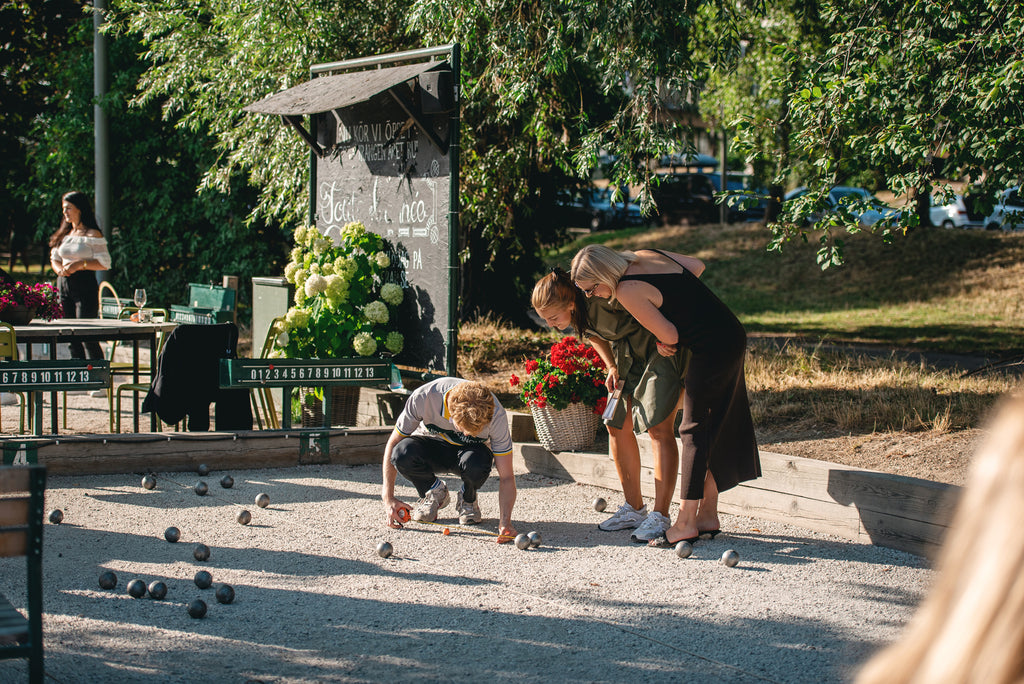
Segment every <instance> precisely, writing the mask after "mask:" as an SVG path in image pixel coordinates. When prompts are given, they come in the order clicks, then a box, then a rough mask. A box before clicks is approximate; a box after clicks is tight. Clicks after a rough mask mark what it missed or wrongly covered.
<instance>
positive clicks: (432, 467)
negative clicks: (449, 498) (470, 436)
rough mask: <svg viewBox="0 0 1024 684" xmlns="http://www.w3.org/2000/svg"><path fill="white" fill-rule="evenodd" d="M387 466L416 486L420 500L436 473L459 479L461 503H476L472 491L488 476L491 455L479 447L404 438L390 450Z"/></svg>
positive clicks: (491, 464)
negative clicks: (392, 467)
mask: <svg viewBox="0 0 1024 684" xmlns="http://www.w3.org/2000/svg"><path fill="white" fill-rule="evenodd" d="M391 465H393V466H395V469H396V470H397V471H398V472H400V473H401V474H402V477H404V478H405V479H407V480H409V482H411V483H412V484H413V486H414V487H416V491H417V492H419V495H420V498H423V496H424V495H426V493H427V490H428V489H430V488H431V486H433V484H434V481H435V480H436V479H437V474H436V473H438V472H447V473H454V474H457V475H459V476H460V477H461V478H462V492H463V493H462V500H463V501H468V502H470V503H472V502H473V501H476V490H477V489H479V488H480V487H481V486H483V484H484V482H486V481H487V477H488V476H489V475H490V474H491V467H492V466H493V465H494V454H493V453H491V450H490V449H488V448H487V447H486V446H484V445H483V444H470V445H461V444H449V443H448V442H444V441H442V440H440V439H432V438H430V437H406V438H405V439H403V440H402V441H400V442H399V443H398V444H396V445H395V446H394V448H393V449H392V450H391Z"/></svg>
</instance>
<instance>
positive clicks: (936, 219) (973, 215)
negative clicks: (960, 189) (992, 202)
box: [929, 195, 985, 228]
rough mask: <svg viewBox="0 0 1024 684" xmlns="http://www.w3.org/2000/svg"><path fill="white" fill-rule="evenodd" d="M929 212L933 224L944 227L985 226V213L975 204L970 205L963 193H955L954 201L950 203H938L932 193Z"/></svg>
mask: <svg viewBox="0 0 1024 684" xmlns="http://www.w3.org/2000/svg"><path fill="white" fill-rule="evenodd" d="M929 213H930V215H931V220H932V225H933V226H942V227H943V228H984V227H985V215H984V214H979V213H978V212H977V211H975V210H974V208H973V206H972V207H968V206H967V202H966V201H965V200H964V196H963V195H954V196H953V201H952V202H950V203H949V204H936V197H935V195H932V204H931V208H930V209H929Z"/></svg>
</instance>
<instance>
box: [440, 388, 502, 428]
mask: <svg viewBox="0 0 1024 684" xmlns="http://www.w3.org/2000/svg"><path fill="white" fill-rule="evenodd" d="M448 408H449V409H450V410H451V419H452V422H454V423H458V424H459V427H461V428H463V429H464V430H468V431H469V432H471V433H473V434H474V435H475V434H476V433H478V432H480V431H481V430H482V429H484V427H486V426H487V424H488V423H490V422H491V418H493V417H494V395H492V394H491V392H490V390H488V389H487V388H486V387H484V386H483V385H482V384H480V383H479V382H472V381H467V382H460V383H459V384H458V385H456V386H455V387H453V388H452V389H451V390H450V391H449V392H448Z"/></svg>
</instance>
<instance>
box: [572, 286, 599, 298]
mask: <svg viewBox="0 0 1024 684" xmlns="http://www.w3.org/2000/svg"><path fill="white" fill-rule="evenodd" d="M600 284H601V283H594V284H593V285H591V286H590V287H589V288H587V289H583V288H582V287H580V284H579V283H576V287H579V288H580V289H581V290H583V294H584V295H586V296H587V297H593V296H594V292H595V291H597V286H598V285H600Z"/></svg>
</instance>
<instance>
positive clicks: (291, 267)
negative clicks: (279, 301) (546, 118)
mask: <svg viewBox="0 0 1024 684" xmlns="http://www.w3.org/2000/svg"><path fill="white" fill-rule="evenodd" d="M298 270H299V265H298V264H297V263H295V262H294V261H289V262H288V265H287V266H285V267H284V277H285V280H287V281H288V282H289V283H292V284H293V285H294V284H295V272H296V271H298Z"/></svg>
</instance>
